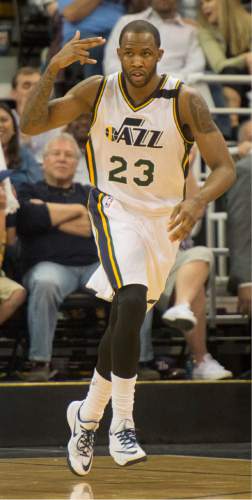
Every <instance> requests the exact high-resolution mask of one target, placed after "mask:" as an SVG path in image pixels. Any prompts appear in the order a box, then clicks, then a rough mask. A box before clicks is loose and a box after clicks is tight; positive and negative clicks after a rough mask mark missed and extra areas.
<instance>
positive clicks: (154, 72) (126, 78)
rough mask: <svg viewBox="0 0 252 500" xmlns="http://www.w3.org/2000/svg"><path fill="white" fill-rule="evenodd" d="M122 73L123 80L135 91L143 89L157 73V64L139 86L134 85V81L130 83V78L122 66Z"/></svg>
mask: <svg viewBox="0 0 252 500" xmlns="http://www.w3.org/2000/svg"><path fill="white" fill-rule="evenodd" d="M122 72H123V76H124V78H125V80H126V81H128V82H129V83H130V85H132V87H135V88H136V89H139V88H142V87H145V86H146V85H148V83H149V82H150V81H151V79H152V78H153V76H154V75H155V74H156V72H157V64H155V66H154V68H153V69H152V71H151V73H149V74H148V75H147V76H146V78H145V80H144V82H143V83H141V82H139V84H136V83H135V82H134V81H132V79H131V76H130V75H129V73H127V71H125V68H124V67H123V66H122Z"/></svg>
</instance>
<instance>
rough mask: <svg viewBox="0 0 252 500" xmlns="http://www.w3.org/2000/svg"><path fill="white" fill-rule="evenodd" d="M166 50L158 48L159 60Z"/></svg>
mask: <svg viewBox="0 0 252 500" xmlns="http://www.w3.org/2000/svg"><path fill="white" fill-rule="evenodd" d="M163 54H164V51H163V49H158V60H159V61H160V60H161V59H162V57H163Z"/></svg>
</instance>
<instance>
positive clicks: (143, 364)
mask: <svg viewBox="0 0 252 500" xmlns="http://www.w3.org/2000/svg"><path fill="white" fill-rule="evenodd" d="M29 3H30V4H34V5H36V8H37V9H38V10H39V11H40V12H43V15H44V13H45V12H46V15H47V19H48V30H50V34H51V43H50V46H48V47H47V48H46V50H43V51H42V52H41V59H40V64H39V65H38V66H36V67H34V66H33V65H32V64H31V65H26V66H20V67H19V68H18V69H17V71H16V73H15V75H14V76H13V79H12V82H11V91H10V93H9V94H8V95H6V96H5V97H2V98H1V99H0V325H4V324H5V323H6V321H8V319H9V318H10V317H11V316H12V315H13V314H14V313H15V311H16V310H17V309H18V308H19V307H21V306H22V305H23V304H24V303H26V305H27V318H28V329H29V338H30V347H29V360H30V362H31V366H30V369H29V371H28V372H27V373H26V372H25V373H23V374H21V377H22V378H23V379H25V380H27V381H36V380H49V379H51V378H52V377H53V376H54V371H53V367H52V365H51V360H52V354H53V339H54V333H55V329H56V324H57V313H58V310H59V307H60V304H61V303H62V302H63V301H64V299H65V298H66V297H67V296H68V295H69V294H71V293H72V292H74V291H76V290H80V289H82V288H84V287H85V283H86V282H87V281H88V279H89V277H90V274H91V273H92V272H93V270H94V269H95V268H96V267H97V265H98V256H97V252H96V247H95V243H94V239H93V236H92V234H91V227H90V222H89V218H88V215H87V208H86V206H87V199H88V193H89V189H90V185H89V184H90V183H89V178H88V171H87V167H86V158H85V144H86V141H87V138H88V133H89V127H90V122H91V116H88V115H85V116H80V117H79V118H78V120H75V121H74V122H73V123H71V124H69V125H68V126H67V127H66V128H65V129H56V130H51V131H48V132H45V133H42V134H40V135H38V136H33V137H30V136H27V135H24V134H22V133H21V132H20V129H19V121H20V116H21V114H22V111H23V109H24V106H25V103H26V102H27V99H29V93H30V92H31V90H32V89H33V88H34V86H35V85H36V84H37V83H38V82H39V80H40V77H41V72H42V71H43V69H44V68H45V67H46V64H47V63H48V61H49V60H50V58H51V57H53V55H54V54H55V53H56V52H57V51H58V50H59V49H60V47H61V46H62V45H64V44H65V43H67V41H68V40H69V39H70V38H72V37H73V36H74V34H75V32H76V30H79V31H80V35H81V38H86V37H92V36H98V35H101V36H103V37H105V38H106V40H107V43H106V44H105V45H104V46H99V47H96V48H95V49H94V51H93V53H92V54H91V56H92V57H94V58H95V59H97V64H96V65H86V66H84V67H82V66H80V65H79V64H74V65H72V67H70V68H68V69H67V70H66V71H65V72H61V73H60V75H59V77H58V83H60V85H58V86H57V85H56V86H55V93H56V95H57V96H59V93H63V92H65V91H67V89H68V88H69V82H70V81H71V85H72V81H76V82H77V81H79V80H81V79H83V78H84V79H85V78H88V77H90V76H92V75H94V74H104V75H107V74H109V73H113V72H116V71H120V64H119V59H117V56H116V47H117V46H118V39H119V34H120V32H121V30H122V28H123V27H124V26H125V25H126V24H127V23H128V22H130V21H132V20H134V19H146V20H148V21H150V22H151V23H153V24H154V25H155V26H156V27H157V28H158V30H159V31H160V34H161V43H162V47H163V48H164V49H165V55H164V57H163V59H162V61H161V62H160V65H159V71H160V72H161V73H168V74H172V75H173V76H176V77H178V78H180V79H182V80H183V81H184V82H185V83H186V82H187V81H188V80H189V78H190V77H191V75H192V74H193V73H209V74H215V75H238V76H242V75H250V74H251V72H252V52H251V15H250V13H249V2H246V1H244V2H242V1H240V0H198V1H197V0H184V1H183V0H180V1H179V0H177V1H176V0H89V1H86V0H30V1H29ZM71 85H70V86H71ZM195 85H198V86H199V85H201V86H200V87H199V88H200V90H201V91H202V94H203V95H204V97H205V98H206V100H207V102H208V103H209V104H210V105H213V106H216V107H217V106H220V107H224V108H228V107H230V108H244V109H247V108H248V107H249V105H250V101H251V88H250V87H249V85H248V84H246V85H244V84H241V83H239V82H238V83H232V82H230V83H225V84H224V85H222V84H220V83H218V81H216V82H215V83H214V84H211V85H206V84H197V83H196V84H195ZM235 111H236V110H234V109H232V113H230V114H225V115H216V122H217V124H218V126H219V127H220V129H221V131H222V132H223V135H224V137H225V139H226V140H227V141H229V143H230V145H232V146H235V152H234V159H235V162H236V166H237V182H236V183H235V185H234V186H233V187H232V188H231V190H230V191H229V192H228V193H227V194H226V196H225V198H224V199H223V200H222V206H223V207H224V209H225V211H226V212H227V214H228V218H227V244H228V247H229V249H230V256H229V283H228V291H229V293H230V294H233V295H234V296H237V297H238V310H239V311H240V312H241V313H242V314H244V315H248V316H249V317H250V315H251V287H252V285H251V219H250V214H251V152H252V120H251V119H250V117H249V116H248V115H244V114H239V113H238V112H235ZM192 165H193V158H192ZM192 172H193V170H192ZM189 182H190V183H191V189H198V187H197V182H196V181H195V176H194V175H193V173H192V175H191V180H189ZM249 208H250V209H249ZM13 249H14V250H13ZM13 251H14V252H17V254H18V260H17V262H18V269H17V268H16V269H14V270H13V269H10V265H9V255H12V254H13ZM212 261H213V255H212V252H211V250H210V249H209V248H207V247H206V246H205V245H204V242H203V245H201V246H198V245H196V246H193V239H192V238H190V239H189V241H186V242H182V244H181V248H180V251H179V254H178V257H177V261H176V263H175V266H174V269H173V270H172V273H171V275H170V276H169V277H168V279H167V286H166V290H165V292H164V294H163V296H162V297H161V300H160V303H159V304H158V309H159V312H160V314H161V317H162V320H163V321H164V323H166V324H168V325H169V326H171V325H172V326H175V327H176V326H178V327H179V328H180V329H181V330H182V331H183V333H184V334H185V339H186V342H187V346H188V350H189V352H190V355H191V358H192V359H193V370H192V376H193V378H196V379H197V378H199V379H200V378H201V379H221V378H229V377H231V376H232V373H231V372H230V370H227V369H225V368H224V367H223V366H222V365H221V364H220V363H218V361H216V360H215V359H214V358H213V357H212V356H211V354H210V353H209V352H208V350H207V325H206V284H207V282H208V278H209V273H210V272H211V266H212ZM14 267H15V266H14ZM16 267H17V266H16ZM192 283H194V285H193V286H192ZM192 292H193V293H192ZM188 306H190V307H188ZM190 309H192V311H193V314H192V315H191V314H190ZM151 331H152V314H149V315H147V317H146V321H145V322H144V325H143V327H142V331H141V358H140V363H139V374H142V376H143V378H144V377H145V378H152V379H153V378H154V379H155V378H158V376H159V375H158V372H157V370H156V369H155V359H154V358H155V356H154V352H153V347H152V340H151Z"/></svg>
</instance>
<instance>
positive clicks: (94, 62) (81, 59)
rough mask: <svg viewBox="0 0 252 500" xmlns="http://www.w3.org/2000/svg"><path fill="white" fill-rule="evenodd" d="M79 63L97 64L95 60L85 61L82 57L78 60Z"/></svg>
mask: <svg viewBox="0 0 252 500" xmlns="http://www.w3.org/2000/svg"><path fill="white" fill-rule="evenodd" d="M79 61H80V64H96V63H97V59H90V58H88V59H86V58H83V57H80V59H79Z"/></svg>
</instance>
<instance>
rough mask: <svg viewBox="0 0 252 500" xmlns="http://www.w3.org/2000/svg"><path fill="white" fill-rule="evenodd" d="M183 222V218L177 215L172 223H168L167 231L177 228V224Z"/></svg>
mask: <svg viewBox="0 0 252 500" xmlns="http://www.w3.org/2000/svg"><path fill="white" fill-rule="evenodd" d="M182 222H183V217H182V215H181V214H180V215H178V216H177V217H176V218H175V219H174V220H173V221H171V222H169V224H168V231H172V229H174V228H175V227H177V226H178V225H179V224H182Z"/></svg>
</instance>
